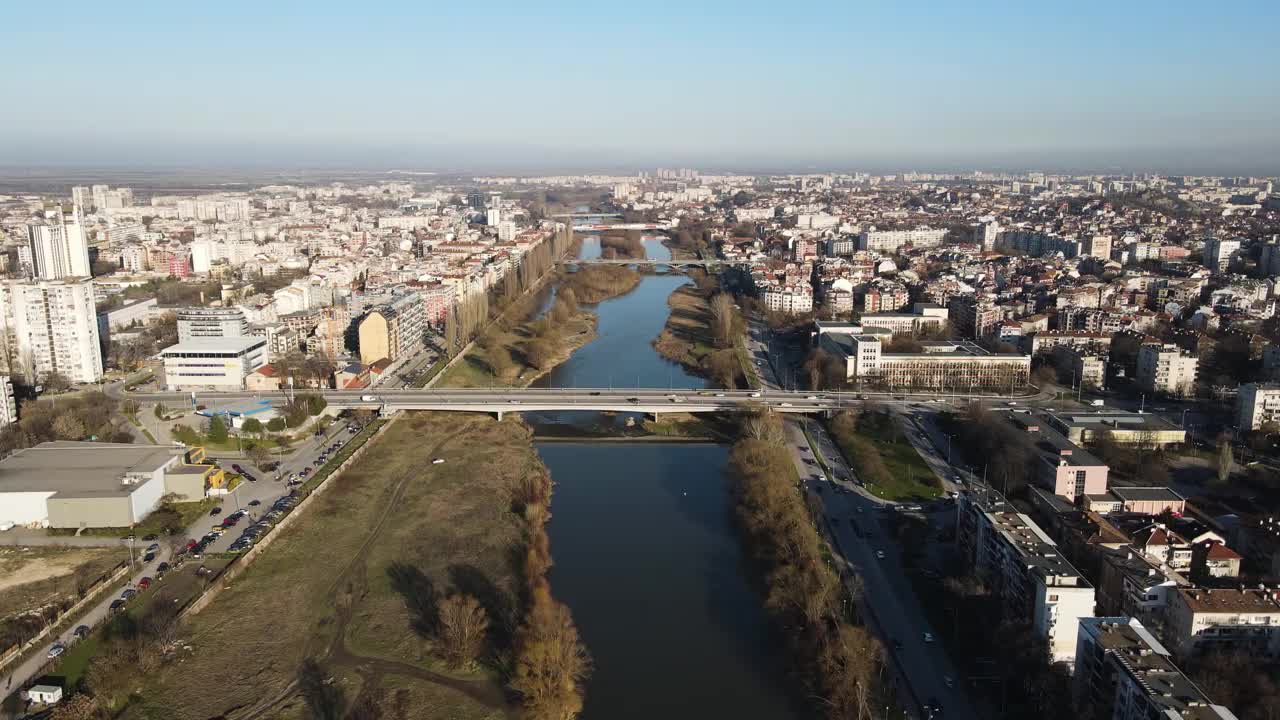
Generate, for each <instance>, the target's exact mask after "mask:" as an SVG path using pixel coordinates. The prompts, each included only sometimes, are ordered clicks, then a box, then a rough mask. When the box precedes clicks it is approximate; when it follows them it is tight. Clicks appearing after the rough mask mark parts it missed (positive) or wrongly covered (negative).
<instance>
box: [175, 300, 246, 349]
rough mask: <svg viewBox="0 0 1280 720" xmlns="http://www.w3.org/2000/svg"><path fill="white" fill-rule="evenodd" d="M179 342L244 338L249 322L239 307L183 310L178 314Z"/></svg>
mask: <svg viewBox="0 0 1280 720" xmlns="http://www.w3.org/2000/svg"><path fill="white" fill-rule="evenodd" d="M177 316H178V342H185V341H187V340H191V339H193V338H222V337H244V336H245V335H248V334H249V320H248V318H246V317H245V314H244V310H242V309H241V308H238V307H222V308H204V307H190V308H183V309H181V310H179V311H178V312H177Z"/></svg>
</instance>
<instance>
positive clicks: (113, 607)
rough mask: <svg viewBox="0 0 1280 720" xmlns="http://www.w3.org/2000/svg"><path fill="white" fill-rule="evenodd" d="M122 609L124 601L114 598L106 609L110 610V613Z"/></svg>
mask: <svg viewBox="0 0 1280 720" xmlns="http://www.w3.org/2000/svg"><path fill="white" fill-rule="evenodd" d="M122 607H124V600H121V599H120V598H116V599H115V600H112V601H111V605H110V607H108V608H107V609H108V610H110V611H111V612H115V611H116V610H119V609H120V608H122Z"/></svg>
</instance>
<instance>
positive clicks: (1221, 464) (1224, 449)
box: [1217, 437, 1235, 483]
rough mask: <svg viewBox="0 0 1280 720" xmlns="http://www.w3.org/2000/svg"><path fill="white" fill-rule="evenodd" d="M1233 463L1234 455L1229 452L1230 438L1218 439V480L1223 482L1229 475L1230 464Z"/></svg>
mask: <svg viewBox="0 0 1280 720" xmlns="http://www.w3.org/2000/svg"><path fill="white" fill-rule="evenodd" d="M1233 463H1235V457H1234V456H1233V454H1232V452H1231V438H1228V437H1223V438H1222V439H1221V440H1219V441H1218V461H1217V470H1218V482H1219V483H1225V482H1226V481H1227V478H1229V477H1231V466H1232V464H1233Z"/></svg>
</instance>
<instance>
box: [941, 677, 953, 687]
mask: <svg viewBox="0 0 1280 720" xmlns="http://www.w3.org/2000/svg"><path fill="white" fill-rule="evenodd" d="M942 684H943V685H946V686H947V687H955V686H956V681H955V678H953V677H951V676H950V675H943V676H942Z"/></svg>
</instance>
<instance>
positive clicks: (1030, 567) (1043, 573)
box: [956, 486, 1094, 663]
mask: <svg viewBox="0 0 1280 720" xmlns="http://www.w3.org/2000/svg"><path fill="white" fill-rule="evenodd" d="M956 509H957V513H958V522H957V526H956V543H957V545H958V547H959V549H960V552H961V555H962V557H964V558H965V559H966V560H967V561H968V562H969V563H970V565H971V566H972V568H973V570H974V572H975V573H976V574H977V575H979V576H980V577H982V578H983V579H984V580H985V581H986V582H987V583H988V584H989V585H990V586H991V587H992V588H994V589H996V591H998V592H999V593H1000V597H1001V600H1002V604H1003V612H1004V615H1005V617H1007V618H1010V619H1017V620H1019V621H1023V622H1028V623H1030V625H1031V627H1032V629H1033V630H1034V631H1035V633H1036V634H1037V635H1038V636H1039V637H1040V638H1041V639H1042V640H1044V642H1045V643H1046V645H1047V646H1048V649H1049V655H1050V658H1051V659H1052V660H1053V661H1054V662H1065V663H1073V662H1074V661H1075V657H1076V639H1077V635H1078V633H1079V625H1080V620H1081V618H1087V617H1090V616H1092V615H1093V610H1094V588H1093V586H1092V585H1091V584H1090V583H1089V581H1088V580H1086V579H1085V578H1084V577H1083V576H1082V575H1081V574H1080V573H1079V572H1078V571H1077V570H1076V569H1075V568H1074V567H1072V565H1071V563H1069V562H1067V560H1066V559H1065V558H1063V556H1062V553H1061V552H1060V550H1059V548H1058V546H1057V544H1056V543H1054V541H1053V540H1052V539H1051V538H1050V537H1049V536H1048V535H1047V534H1045V532H1044V531H1043V530H1041V529H1040V527H1039V526H1038V525H1036V523H1035V522H1034V521H1033V520H1032V519H1031V518H1030V517H1028V516H1026V515H1025V514H1023V513H1020V512H1018V511H1017V510H1016V508H1014V506H1013V505H1012V504H1011V503H1010V502H1009V501H1008V500H1006V499H1005V498H1004V496H1003V495H1001V494H1000V493H998V492H996V491H995V490H993V489H991V488H988V487H985V486H977V487H974V488H972V489H970V490H965V491H964V492H962V493H960V496H959V497H958V498H957V499H956Z"/></svg>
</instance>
